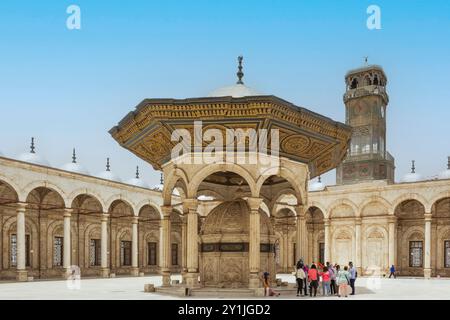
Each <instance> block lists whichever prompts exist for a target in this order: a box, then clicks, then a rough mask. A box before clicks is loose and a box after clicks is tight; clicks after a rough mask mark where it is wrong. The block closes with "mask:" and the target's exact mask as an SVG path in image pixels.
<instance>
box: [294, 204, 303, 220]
mask: <svg viewBox="0 0 450 320" xmlns="http://www.w3.org/2000/svg"><path fill="white" fill-rule="evenodd" d="M294 210H295V212H296V213H297V218H300V219H305V218H306V206H305V205H304V204H297V205H295V206H294Z"/></svg>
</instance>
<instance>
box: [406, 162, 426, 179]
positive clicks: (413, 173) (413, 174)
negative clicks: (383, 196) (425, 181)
mask: <svg viewBox="0 0 450 320" xmlns="http://www.w3.org/2000/svg"><path fill="white" fill-rule="evenodd" d="M411 163H412V165H411V172H410V173H407V174H405V175H404V176H403V178H402V182H417V181H420V180H422V176H421V175H420V174H418V173H416V167H415V163H416V162H415V161H414V160H412V162H411Z"/></svg>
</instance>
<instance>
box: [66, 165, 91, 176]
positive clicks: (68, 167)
mask: <svg viewBox="0 0 450 320" xmlns="http://www.w3.org/2000/svg"><path fill="white" fill-rule="evenodd" d="M61 169H62V170H64V171H70V172H74V173H80V174H86V175H88V174H89V171H87V170H86V169H85V168H84V167H83V166H82V165H81V164H79V163H73V162H69V163H66V164H65V165H63V166H62V167H61Z"/></svg>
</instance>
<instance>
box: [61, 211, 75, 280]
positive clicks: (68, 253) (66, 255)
mask: <svg viewBox="0 0 450 320" xmlns="http://www.w3.org/2000/svg"><path fill="white" fill-rule="evenodd" d="M72 212H73V210H72V209H65V210H64V243H63V249H64V252H63V268H64V273H63V277H64V278H66V277H67V276H69V275H70V266H71V257H72V242H71V241H72V238H71V234H70V229H71V228H70V220H71V217H72Z"/></svg>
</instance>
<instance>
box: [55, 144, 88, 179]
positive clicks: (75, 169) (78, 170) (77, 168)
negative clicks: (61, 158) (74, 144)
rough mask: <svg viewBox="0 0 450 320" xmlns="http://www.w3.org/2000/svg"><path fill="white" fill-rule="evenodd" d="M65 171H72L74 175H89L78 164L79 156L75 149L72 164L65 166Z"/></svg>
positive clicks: (63, 168) (63, 167)
mask: <svg viewBox="0 0 450 320" xmlns="http://www.w3.org/2000/svg"><path fill="white" fill-rule="evenodd" d="M61 169H62V170H64V171H70V172H74V173H80V174H86V175H88V174H89V172H88V171H87V170H86V169H85V168H84V167H83V166H82V165H81V164H79V163H77V156H76V153H75V149H73V153H72V162H68V163H66V164H65V165H63V166H62V167H61Z"/></svg>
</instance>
